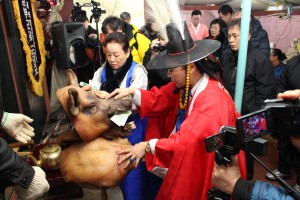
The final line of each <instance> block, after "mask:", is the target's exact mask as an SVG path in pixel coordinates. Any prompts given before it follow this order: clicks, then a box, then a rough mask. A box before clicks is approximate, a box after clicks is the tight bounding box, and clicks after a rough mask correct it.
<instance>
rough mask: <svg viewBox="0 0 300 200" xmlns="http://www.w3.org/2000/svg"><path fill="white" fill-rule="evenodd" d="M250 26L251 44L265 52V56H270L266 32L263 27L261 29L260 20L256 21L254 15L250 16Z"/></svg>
mask: <svg viewBox="0 0 300 200" xmlns="http://www.w3.org/2000/svg"><path fill="white" fill-rule="evenodd" d="M251 28H252V33H251V40H252V46H254V47H256V48H258V49H259V50H261V51H263V52H265V53H266V54H267V56H270V42H269V38H268V33H267V32H266V31H265V29H263V27H262V26H261V23H260V21H258V20H257V19H255V18H254V17H251Z"/></svg>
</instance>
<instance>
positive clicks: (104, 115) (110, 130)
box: [56, 70, 132, 142]
mask: <svg viewBox="0 0 300 200" xmlns="http://www.w3.org/2000/svg"><path fill="white" fill-rule="evenodd" d="M68 84H69V85H68V86H66V87H63V88H60V89H58V90H57V92H56V95H57V97H58V100H59V101H60V103H61V104H62V106H63V109H64V110H65V112H66V114H67V116H68V118H69V119H70V120H71V121H72V123H73V125H74V127H75V129H76V131H77V132H78V134H79V136H80V137H81V139H82V140H83V141H84V142H88V141H91V140H93V139H95V138H97V137H98V136H104V138H107V139H112V138H116V137H125V136H127V135H129V134H130V132H131V129H130V126H129V125H125V126H124V127H118V126H117V125H115V124H114V123H113V122H112V121H110V119H109V118H110V117H111V116H113V115H114V114H117V113H118V112H120V111H125V110H129V109H130V108H131V106H132V98H131V97H126V98H122V99H118V100H115V99H113V98H111V99H100V98H98V97H97V96H96V95H94V94H93V93H92V92H90V91H86V90H84V89H82V88H80V87H79V85H78V80H77V77H76V75H75V74H74V72H73V71H72V70H68Z"/></svg>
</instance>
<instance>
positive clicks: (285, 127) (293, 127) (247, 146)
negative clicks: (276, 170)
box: [205, 99, 300, 200]
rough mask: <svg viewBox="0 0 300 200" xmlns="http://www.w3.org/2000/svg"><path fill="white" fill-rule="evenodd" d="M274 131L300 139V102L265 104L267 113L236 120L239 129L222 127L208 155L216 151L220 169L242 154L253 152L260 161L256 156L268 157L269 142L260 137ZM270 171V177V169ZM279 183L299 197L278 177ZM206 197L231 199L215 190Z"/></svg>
mask: <svg viewBox="0 0 300 200" xmlns="http://www.w3.org/2000/svg"><path fill="white" fill-rule="evenodd" d="M275 131H276V132H278V133H279V134H287V135H290V136H300V100H299V99H298V100H296V101H290V100H282V99H270V100H266V101H265V106H264V109H262V110H259V111H256V112H253V113H250V114H248V115H244V116H241V117H239V118H237V120H236V128H234V127H230V126H223V127H221V129H220V131H219V133H217V134H216V135H213V136H210V137H207V138H206V139H205V145H206V151H207V152H213V151H215V153H216V154H215V162H216V163H217V164H218V165H226V166H227V164H229V163H230V162H231V156H232V155H236V154H238V152H239V150H244V151H248V152H250V154H251V155H252V156H253V157H254V158H255V159H256V160H257V158H256V157H255V156H254V155H253V154H257V155H265V154H266V152H267V140H264V139H261V138H260V137H262V136H263V135H266V134H269V133H271V132H275ZM262 165H263V164H262ZM263 166H264V165H263ZM265 168H266V167H265ZM268 171H269V172H270V173H271V171H270V170H269V169H268ZM274 176H275V175H274ZM277 180H278V182H279V183H280V184H281V185H282V186H283V187H285V188H287V191H289V193H290V194H291V195H292V196H293V197H295V196H296V197H299V196H298V195H297V193H296V192H295V191H294V190H293V188H291V187H290V186H289V185H287V184H286V183H285V182H284V181H283V180H282V179H280V178H278V177H277ZM295 193H296V194H295ZM207 197H208V199H209V200H215V199H223V200H229V199H230V196H229V195H227V194H225V193H224V192H222V191H220V190H218V189H216V188H211V189H210V190H209V191H208V193H207Z"/></svg>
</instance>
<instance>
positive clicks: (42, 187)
mask: <svg viewBox="0 0 300 200" xmlns="http://www.w3.org/2000/svg"><path fill="white" fill-rule="evenodd" d="M33 169H34V171H35V174H34V177H33V179H32V182H31V184H30V186H29V187H28V188H27V189H25V188H23V187H21V186H20V185H17V186H15V187H14V190H15V192H16V194H17V195H18V199H21V200H23V199H32V200H33V199H37V198H38V197H41V196H43V195H44V194H45V193H46V192H48V190H49V189H50V186H49V183H48V181H47V180H46V174H45V172H44V171H43V170H42V169H41V168H40V167H36V166H34V167H33Z"/></svg>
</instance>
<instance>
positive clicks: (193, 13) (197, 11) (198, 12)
mask: <svg viewBox="0 0 300 200" xmlns="http://www.w3.org/2000/svg"><path fill="white" fill-rule="evenodd" d="M194 15H202V13H201V11H200V10H193V12H192V14H191V16H194Z"/></svg>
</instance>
